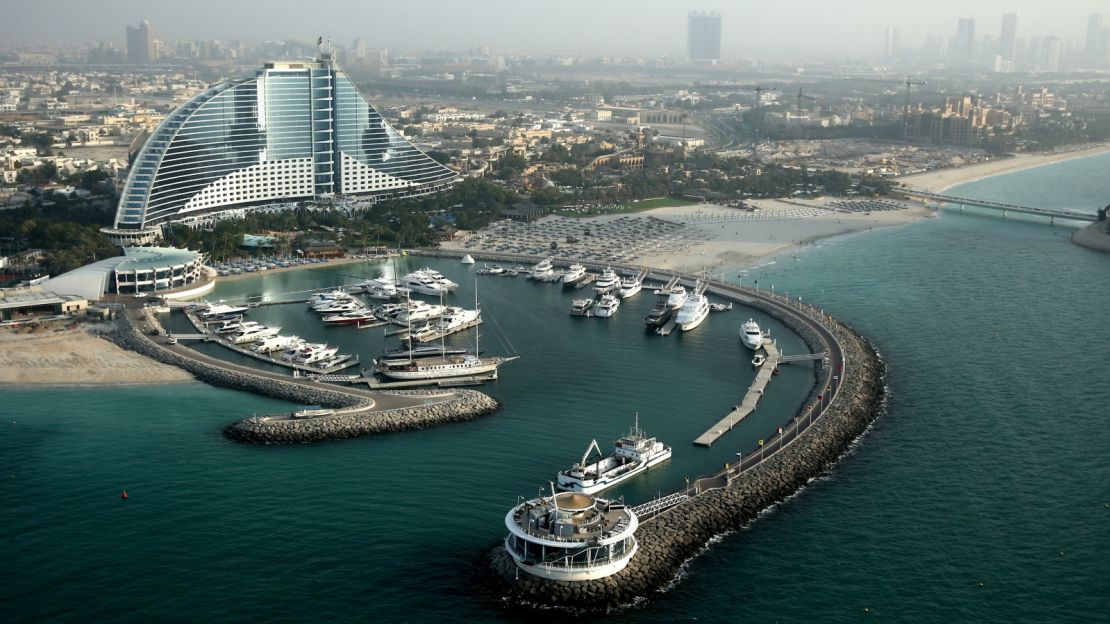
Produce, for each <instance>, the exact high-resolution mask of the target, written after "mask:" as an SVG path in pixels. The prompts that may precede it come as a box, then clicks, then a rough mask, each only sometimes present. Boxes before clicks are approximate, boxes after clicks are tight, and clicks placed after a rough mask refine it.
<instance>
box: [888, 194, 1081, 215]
mask: <svg viewBox="0 0 1110 624" xmlns="http://www.w3.org/2000/svg"><path fill="white" fill-rule="evenodd" d="M896 192H897V193H899V194H902V195H905V196H907V197H916V198H919V199H928V200H932V201H935V202H938V203H946V204H956V205H959V206H961V208H962V207H963V206H976V207H979V208H990V209H992V210H1001V211H1002V216H1003V217H1005V216H1006V215H1007V214H1008V213H1011V212H1017V213H1021V214H1030V215H1036V216H1038V217H1048V219H1049V221H1050V222H1051V223H1056V219H1068V220H1071V221H1092V222H1093V221H1097V220H1098V216H1096V215H1094V214H1089V213H1084V212H1078V211H1076V210H1068V209H1066V208H1034V207H1032V206H1021V205H1018V204H1007V203H1003V202H996V201H989V200H985V199H971V198H970V197H956V196H954V195H944V194H941V193H930V192H928V191H918V190H914V189H912V188H900V189H898V190H897V191H896Z"/></svg>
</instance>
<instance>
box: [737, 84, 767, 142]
mask: <svg viewBox="0 0 1110 624" xmlns="http://www.w3.org/2000/svg"><path fill="white" fill-rule="evenodd" d="M740 88H741V89H748V90H749V91H755V107H754V108H753V110H754V111H755V119H754V120H753V121H752V143H751V150H752V160H755V161H758V160H759V152H758V151H756V145H757V144H758V143H759V123H760V122H761V121H763V116H762V115H761V114H760V108H761V107H762V106H763V92H764V91H776V89H775V88H774V87H765V86H763V85H747V86H744V87H740Z"/></svg>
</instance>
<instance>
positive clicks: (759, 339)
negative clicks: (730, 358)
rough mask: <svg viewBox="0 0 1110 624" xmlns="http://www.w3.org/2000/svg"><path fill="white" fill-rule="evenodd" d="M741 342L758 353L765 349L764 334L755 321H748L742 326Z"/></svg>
mask: <svg viewBox="0 0 1110 624" xmlns="http://www.w3.org/2000/svg"><path fill="white" fill-rule="evenodd" d="M740 342H743V343H744V346H745V347H747V348H749V349H751V350H752V351H757V350H759V349H760V348H761V347H763V332H762V331H761V330H760V329H759V323H756V322H755V320H754V319H748V320H747V322H746V323H744V324H743V325H741V326H740Z"/></svg>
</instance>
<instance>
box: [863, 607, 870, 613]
mask: <svg viewBox="0 0 1110 624" xmlns="http://www.w3.org/2000/svg"><path fill="white" fill-rule="evenodd" d="M863 612H864V613H871V609H868V608H867V607H864V608H863Z"/></svg>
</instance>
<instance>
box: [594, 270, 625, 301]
mask: <svg viewBox="0 0 1110 624" xmlns="http://www.w3.org/2000/svg"><path fill="white" fill-rule="evenodd" d="M620 285H621V276H619V275H617V272H616V271H614V270H613V269H605V270H604V271H602V272H601V275H599V276H598V278H597V279H596V280H594V290H595V291H596V292H598V293H599V294H602V295H604V294H606V293H608V292H609V291H610V290H613V289H614V288H620Z"/></svg>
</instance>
